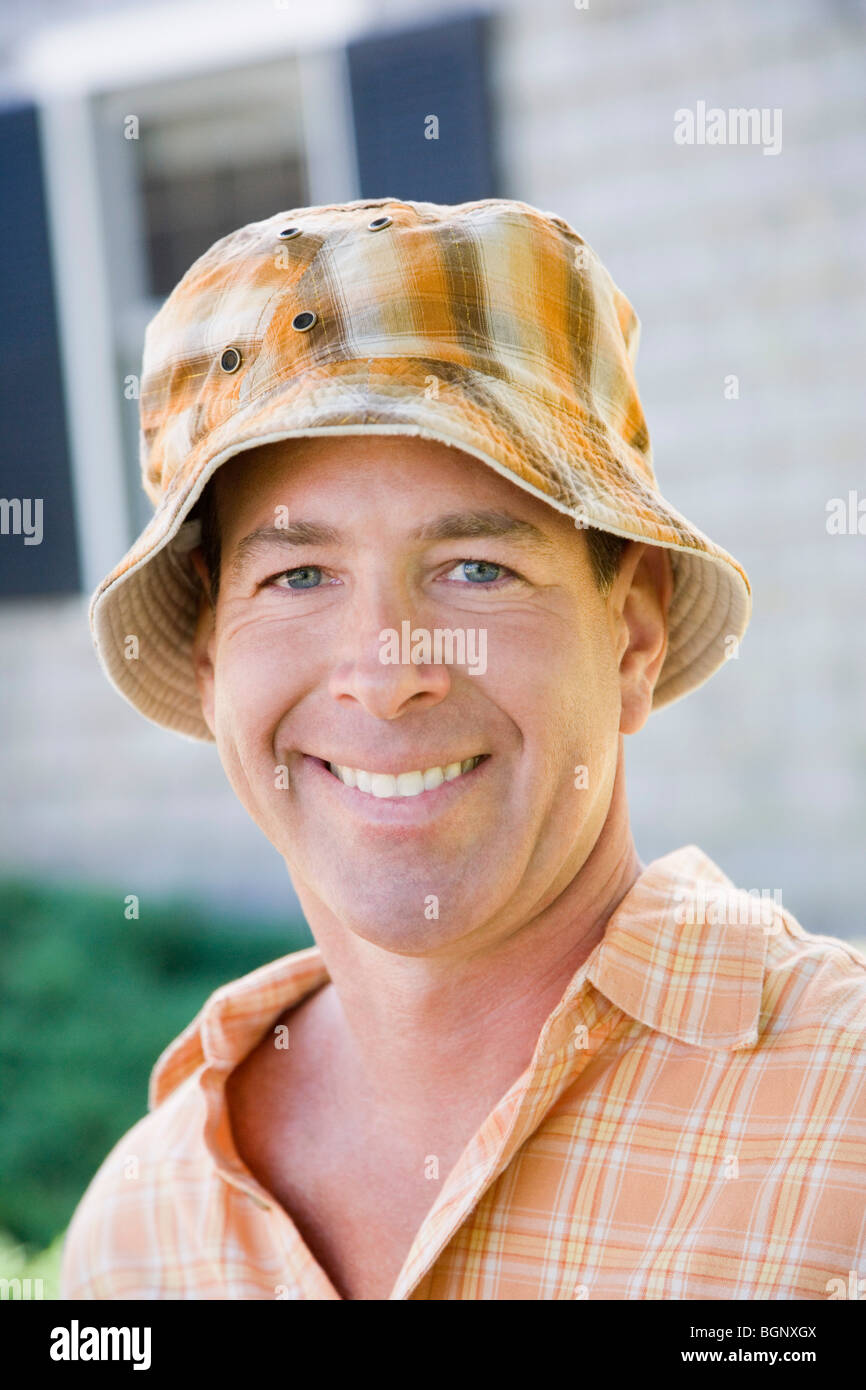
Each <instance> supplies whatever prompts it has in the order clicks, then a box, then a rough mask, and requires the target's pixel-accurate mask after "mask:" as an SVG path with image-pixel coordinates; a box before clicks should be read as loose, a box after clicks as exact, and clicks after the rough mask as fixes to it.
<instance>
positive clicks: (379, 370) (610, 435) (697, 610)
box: [90, 198, 751, 740]
mask: <svg viewBox="0 0 866 1390" xmlns="http://www.w3.org/2000/svg"><path fill="white" fill-rule="evenodd" d="M639 334H640V323H639V320H638V318H637V315H636V314H635V312H634V310H633V309H632V307H631V305H630V303H629V301H628V300H627V299H626V297H625V296H624V295H623V294H622V293H621V291H620V290H619V289H618V288H617V286H616V285H615V284H614V283H613V281H612V279H611V277H610V275H609V274H608V272H607V271H606V270H605V268H604V266H603V265H602V264H601V262H600V260H599V259H598V257H597V255H596V254H595V252H594V251H593V250H592V248H591V247H590V246H588V245H587V243H586V242H585V241H584V240H583V238H582V237H581V236H580V235H579V234H578V233H577V232H576V231H574V229H573V228H572V227H570V226H569V225H568V223H567V222H564V221H563V220H562V218H560V217H555V216H553V215H552V214H551V213H545V212H540V211H539V210H538V209H537V208H534V207H531V206H530V205H529V204H527V203H523V202H517V201H514V200H512V199H507V198H484V199H481V200H480V201H478V202H472V203H460V204H456V205H453V206H450V205H446V204H438V203H420V202H411V201H402V200H400V199H398V198H378V199H374V200H373V201H370V202H364V201H361V200H357V201H355V202H349V203H341V204H332V205H330V206H327V207H308V208H294V209H292V210H291V211H290V212H279V213H276V214H275V215H274V216H273V217H269V218H267V219H265V220H264V221H262V222H252V223H250V224H249V225H247V226H246V227H241V228H240V229H239V230H238V231H235V232H232V233H230V234H229V235H228V236H225V237H222V238H221V239H220V240H219V241H217V242H215V243H214V245H213V246H212V247H211V248H210V250H208V251H206V252H205V253H204V255H202V256H200V257H199V259H198V260H197V261H196V262H195V263H194V264H193V265H192V266H191V267H190V269H189V270H188V271H187V272H186V274H185V275H184V277H183V279H182V280H181V281H180V283H179V284H178V285H177V286H176V287H175V289H174V290H173V291H172V293H171V294H170V295H169V297H168V299H167V300H166V301H165V303H164V304H163V306H162V307H161V309H160V310H159V312H158V313H157V314H156V316H155V317H154V318H153V319H152V321H151V322H150V324H149V325H148V327H147V331H146V334H145V343H144V361H143V366H142V381H141V402H140V410H141V431H140V451H141V467H142V474H143V482H144V488H145V491H146V492H147V495H148V497H149V498H150V499H151V501H152V502H153V503H154V506H155V508H156V511H155V514H154V516H153V517H152V519H151V521H150V522H149V524H148V525H147V526H146V527H145V529H144V530H143V531H142V533H141V535H140V536H139V537H138V539H137V540H136V542H135V543H134V545H133V546H132V548H131V549H130V550H129V552H128V553H127V554H126V555H125V556H124V558H123V559H122V560H121V561H120V563H119V564H118V565H117V566H116V567H115V569H114V570H113V571H112V572H111V574H109V575H108V576H107V577H106V578H105V579H104V580H103V582H102V583H101V584H100V586H99V588H98V589H97V590H96V593H95V594H94V595H93V598H92V600H91V606H90V623H91V631H92V634H93V639H94V642H95V645H96V649H97V653H98V655H99V658H100V661H101V662H102V665H103V668H104V670H105V672H106V674H107V676H108V678H109V680H110V681H111V682H112V683H113V684H114V685H115V686H116V688H117V689H118V690H119V691H120V693H121V694H122V695H123V696H125V698H126V699H127V700H129V701H130V703H132V704H133V705H134V706H135V707H136V708H137V709H139V710H140V711H141V713H142V714H144V715H145V716H146V717H147V718H149V719H151V720H153V721H154V722H155V723H157V724H161V725H163V726H164V727H166V728H169V729H174V730H176V731H178V732H179V733H182V734H186V735H188V736H191V737H192V738H197V739H202V740H211V739H212V736H211V734H210V731H209V729H208V728H207V725H206V724H205V722H204V718H203V716H202V712H201V706H200V702H199V697H198V692H197V689H196V684H195V678H194V674H193V665H192V660H191V644H192V637H193V632H194V628H195V623H196V618H197V613H198V605H199V596H200V592H201V590H200V584H199V581H198V577H197V575H196V573H195V570H194V568H193V566H192V562H191V559H190V554H189V552H190V550H191V549H193V548H194V547H195V545H196V544H197V543H198V540H199V538H200V523H199V522H198V521H196V520H188V517H189V514H190V512H191V510H192V509H193V507H194V505H195V503H196V502H197V501H198V498H199V497H200V495H201V493H202V490H203V489H204V487H205V486H206V484H207V483H208V481H209V480H210V478H212V477H213V475H214V473H215V472H216V470H217V469H218V468H219V467H220V465H221V464H223V463H225V462H226V460H227V459H230V458H232V457H233V456H234V455H235V454H239V453H241V452H242V451H243V450H245V449H251V448H255V447H256V446H258V445H261V444H266V443H270V442H274V441H277V440H283V439H290V438H293V437H295V436H301V435H328V434H333V435H351V434H404V435H420V436H423V437H425V438H429V439H436V440H440V441H441V442H442V443H444V444H448V445H451V446H452V447H456V448H459V449H462V450H464V451H465V452H466V453H468V454H471V455H474V456H475V457H476V458H479V459H481V460H482V461H483V462H484V463H486V464H488V465H489V466H490V467H491V468H493V469H495V470H496V472H497V473H499V474H501V475H502V476H503V477H505V478H508V479H509V480H510V481H512V482H514V483H515V484H516V485H517V486H518V487H521V488H524V489H525V490H526V491H527V492H530V493H532V494H533V496H535V497H538V498H540V499H541V500H542V501H545V502H547V503H549V504H550V505H551V506H552V507H555V508H556V509H557V510H558V511H560V512H563V513H565V514H567V515H569V516H572V517H573V518H574V519H575V524H576V525H577V526H594V527H598V528H599V529H601V530H603V531H610V532H613V533H615V534H616V535H619V536H625V537H628V538H629V539H634V540H639V541H647V542H650V543H651V544H653V545H660V546H664V547H666V548H667V549H669V550H670V552H671V561H672V567H673V575H674V592H673V597H672V601H671V608H670V615H669V638H668V650H667V655H666V658H665V662H664V665H663V667H662V670H661V673H660V676H659V680H658V682H657V684H656V687H655V695H654V700H653V705H654V708H658V707H660V706H662V705H665V704H668V703H669V702H670V701H672V700H675V699H678V698H679V697H680V696H682V695H685V694H686V693H687V692H688V691H690V690H693V689H694V688H695V687H696V686H698V685H700V684H702V683H703V682H704V681H705V680H706V679H707V678H708V677H709V676H710V675H712V674H713V672H714V671H716V670H717V669H718V667H719V666H721V665H722V664H723V662H724V661H725V659H726V657H727V656H728V655H729V654H730V650H731V646H730V641H731V639H737V640H739V638H740V637H741V636H742V634H743V632H744V631H745V628H746V625H747V623H748V620H749V613H750V608H751V598H750V593H751V591H750V586H749V581H748V579H747V577H746V574H745V572H744V571H743V569H742V568H741V567H740V565H739V564H737V562H736V560H734V559H733V558H732V557H731V556H730V555H728V554H727V552H726V551H724V550H722V549H721V548H720V547H719V546H717V545H715V544H714V543H713V541H711V540H709V538H708V537H707V536H705V535H703V534H702V532H700V531H699V530H697V529H696V528H695V527H694V526H692V525H691V523H690V522H688V521H687V520H686V519H685V517H683V516H681V515H680V513H679V512H677V511H675V510H674V508H673V507H671V506H670V504H669V503H668V502H666V501H665V499H664V498H663V497H662V495H661V493H660V492H659V489H658V485H657V483H656V480H655V475H654V472H653V465H652V451H651V448H650V441H649V435H648V432H647V427H646V422H645V420H644V415H643V410H642V407H641V404H640V400H639V399H638V394H637V387H636V385H635V380H634V371H633V368H634V362H635V358H636V354H637V345H638V338H639ZM131 636H135V637H137V638H138V643H137V655H135V656H134V657H133V656H132V655H131V653H132V652H133V651H135V650H136V648H135V646H133V645H132V644H130V643H129V641H128V639H129V638H130V637H131Z"/></svg>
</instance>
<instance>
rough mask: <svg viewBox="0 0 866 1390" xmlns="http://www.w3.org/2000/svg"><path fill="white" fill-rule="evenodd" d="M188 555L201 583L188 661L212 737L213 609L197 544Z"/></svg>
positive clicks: (214, 611)
mask: <svg viewBox="0 0 866 1390" xmlns="http://www.w3.org/2000/svg"><path fill="white" fill-rule="evenodd" d="M190 559H191V560H192V562H193V564H194V565H195V569H196V573H197V574H198V576H199V579H200V580H201V583H202V594H201V598H200V600H199V610H198V619H197V621H196V626H195V634H194V636H193V639H192V661H193V669H194V671H195V683H196V687H197V688H198V693H199V698H200V700H201V710H202V714H203V716H204V721H205V723H206V724H207V726H208V728H209V729H210V731H211V733H212V734H213V735H214V738H216V733H215V731H214V666H213V642H214V634H215V628H216V622H215V619H216V609H215V607H214V605H213V602H212V600H211V586H210V575H209V574H208V569H207V565H206V564H205V561H204V556H203V555H202V552H201V549H200V547H196V549H195V550H193V551H191V552H190Z"/></svg>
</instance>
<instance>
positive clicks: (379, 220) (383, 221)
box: [367, 217, 394, 232]
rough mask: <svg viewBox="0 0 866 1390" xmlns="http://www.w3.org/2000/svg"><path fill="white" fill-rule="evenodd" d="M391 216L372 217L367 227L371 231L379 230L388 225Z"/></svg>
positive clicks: (390, 221) (391, 220) (391, 218)
mask: <svg viewBox="0 0 866 1390" xmlns="http://www.w3.org/2000/svg"><path fill="white" fill-rule="evenodd" d="M393 220H394V219H393V217H374V218H373V221H372V222H368V224H367V229H368V231H371V232H380V231H381V230H382V228H383V227H390V225H391V223H392V222H393Z"/></svg>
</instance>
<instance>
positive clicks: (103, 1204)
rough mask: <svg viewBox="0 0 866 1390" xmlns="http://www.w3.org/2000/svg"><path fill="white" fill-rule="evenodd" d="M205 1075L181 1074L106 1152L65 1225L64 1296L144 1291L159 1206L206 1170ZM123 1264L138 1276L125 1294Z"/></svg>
mask: <svg viewBox="0 0 866 1390" xmlns="http://www.w3.org/2000/svg"><path fill="white" fill-rule="evenodd" d="M199 1079H200V1078H199V1073H198V1072H192V1073H191V1074H190V1075H188V1076H187V1077H186V1079H185V1080H184V1081H182V1082H178V1083H177V1084H176V1085H175V1087H174V1090H173V1092H172V1094H171V1095H169V1096H168V1097H167V1098H166V1099H165V1100H164V1101H163V1103H162V1104H160V1105H159V1106H157V1107H156V1108H155V1109H153V1110H150V1111H149V1112H148V1113H147V1114H146V1115H144V1116H143V1117H142V1118H141V1119H140V1120H138V1121H137V1122H136V1123H135V1124H134V1125H133V1126H132V1127H131V1128H130V1129H128V1130H127V1131H126V1133H125V1134H123V1135H122V1136H121V1138H120V1139H118V1141H117V1143H116V1144H115V1145H114V1147H113V1148H112V1149H111V1151H110V1152H109V1153H108V1154H107V1155H106V1157H105V1158H104V1159H103V1161H102V1163H101V1164H100V1166H99V1168H98V1169H97V1171H96V1173H95V1174H94V1176H93V1177H92V1179H91V1180H90V1183H89V1184H88V1186H87V1189H86V1191H85V1192H84V1195H83V1196H82V1197H81V1199H80V1201H79V1203H78V1206H77V1207H76V1209H75V1212H74V1213H73V1216H72V1220H71V1221H70V1223H69V1227H68V1229H67V1232H66V1238H65V1240H64V1244H63V1262H62V1270H61V1297H62V1298H107V1297H130V1298H132V1297H139V1296H141V1294H140V1292H137V1291H136V1290H137V1285H136V1284H135V1282H134V1281H135V1279H136V1278H137V1270H138V1269H140V1267H141V1266H142V1264H143V1263H145V1264H146V1263H147V1258H148V1252H149V1250H150V1247H151V1242H152V1240H154V1239H156V1237H155V1235H154V1234H153V1232H154V1221H153V1213H154V1211H155V1209H156V1208H157V1206H158V1205H159V1203H160V1202H161V1201H162V1200H164V1198H165V1197H166V1195H168V1194H170V1193H172V1192H174V1191H175V1190H176V1189H177V1187H178V1184H183V1185H185V1186H186V1185H188V1186H189V1187H190V1190H193V1189H194V1185H196V1184H201V1183H203V1182H204V1180H205V1177H206V1150H205V1147H204V1142H203V1134H204V1121H205V1097H204V1095H203V1093H202V1089H201V1087H200V1085H199ZM124 1265H127V1266H128V1267H129V1271H130V1278H131V1279H132V1280H133V1282H132V1283H131V1284H130V1291H129V1292H128V1293H126V1294H124V1293H123V1292H118V1285H117V1276H118V1271H119V1270H122V1268H123V1266H124ZM109 1281H110V1286H109ZM120 1282H121V1284H122V1283H123V1275H122V1273H121V1275H120Z"/></svg>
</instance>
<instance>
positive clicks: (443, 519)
mask: <svg viewBox="0 0 866 1390" xmlns="http://www.w3.org/2000/svg"><path fill="white" fill-rule="evenodd" d="M486 538H492V539H494V540H496V539H498V538H502V539H505V540H514V541H517V542H519V543H522V544H525V545H531V546H534V547H535V548H536V549H538V550H553V549H554V543H553V540H552V539H551V537H550V536H548V535H547V534H546V533H545V532H544V531H542V530H541V529H540V527H538V526H534V525H533V523H532V522H531V521H522V520H521V519H520V518H519V517H516V516H512V515H511V513H510V512H500V511H480V512H448V513H447V515H445V516H439V517H436V519H435V520H434V521H425V522H424V524H423V526H419V527H418V528H417V530H415V531H413V532H412V539H413V540H419V541H460V540H479V539H486Z"/></svg>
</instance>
